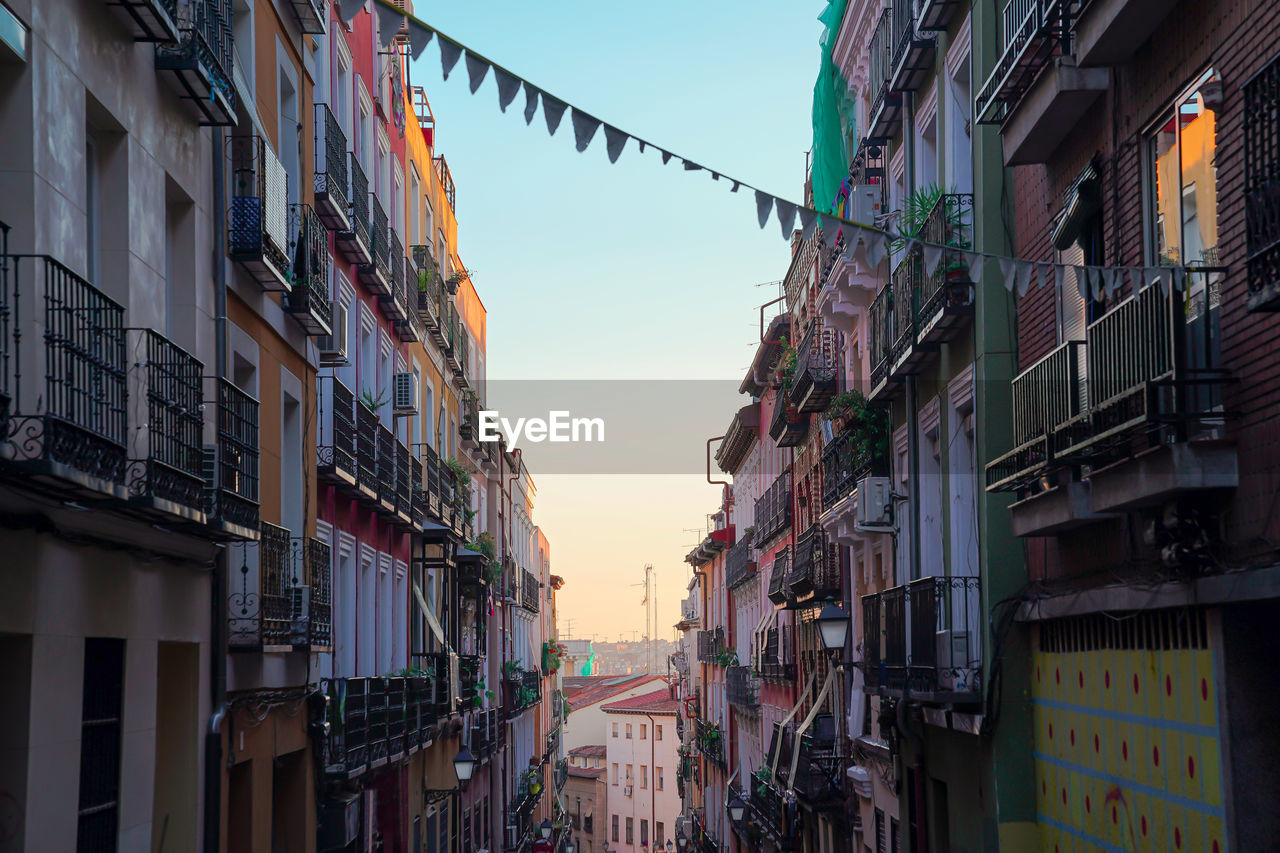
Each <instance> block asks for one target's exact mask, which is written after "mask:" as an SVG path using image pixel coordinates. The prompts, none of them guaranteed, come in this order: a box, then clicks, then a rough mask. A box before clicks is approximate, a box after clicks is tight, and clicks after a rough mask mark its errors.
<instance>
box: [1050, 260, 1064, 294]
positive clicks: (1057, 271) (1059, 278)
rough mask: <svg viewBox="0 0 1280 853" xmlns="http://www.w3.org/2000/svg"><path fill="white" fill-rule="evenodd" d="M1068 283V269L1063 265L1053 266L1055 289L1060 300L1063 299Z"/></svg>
mask: <svg viewBox="0 0 1280 853" xmlns="http://www.w3.org/2000/svg"><path fill="white" fill-rule="evenodd" d="M1066 283H1067V268H1066V267H1065V266H1063V265H1062V264H1054V265H1053V288H1054V290H1056V291H1058V298H1059V299H1061V298H1062V288H1063V286H1064V285H1065V284H1066Z"/></svg>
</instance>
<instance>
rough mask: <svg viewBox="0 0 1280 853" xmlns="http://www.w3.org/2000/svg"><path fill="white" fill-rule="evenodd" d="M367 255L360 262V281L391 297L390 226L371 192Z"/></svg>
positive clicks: (379, 293) (378, 294)
mask: <svg viewBox="0 0 1280 853" xmlns="http://www.w3.org/2000/svg"><path fill="white" fill-rule="evenodd" d="M369 211H370V215H369V255H370V259H369V261H368V262H366V263H362V264H360V267H359V270H358V274H359V277H360V281H361V282H363V283H364V285H365V286H366V287H368V288H369V290H370V291H371V292H372V293H373V294H374V295H375V296H379V297H384V296H385V297H388V298H390V297H391V226H390V223H389V222H388V220H387V211H386V210H385V209H383V207H382V202H381V201H379V199H378V197H377V196H376V195H374V194H372V193H370V194H369Z"/></svg>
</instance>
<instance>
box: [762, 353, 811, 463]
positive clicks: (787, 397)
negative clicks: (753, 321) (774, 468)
mask: <svg viewBox="0 0 1280 853" xmlns="http://www.w3.org/2000/svg"><path fill="white" fill-rule="evenodd" d="M788 352H789V356H790V368H789V370H790V371H794V370H795V350H790V349H788ZM783 371H784V372H783V374H782V384H781V387H780V388H779V390H778V392H777V394H776V395H775V396H774V398H773V413H772V414H771V416H770V418H769V437H770V438H772V439H773V440H774V443H775V444H777V445H778V446H779V447H795V446H796V445H798V444H800V443H801V442H802V441H804V438H805V436H806V435H808V434H809V416H808V415H802V414H801V413H800V410H799V409H798V408H797V407H796V405H795V403H794V401H793V400H792V399H791V394H790V389H791V375H792V374H791V373H790V372H788V368H786V367H784V368H783Z"/></svg>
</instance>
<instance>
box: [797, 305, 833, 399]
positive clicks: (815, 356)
mask: <svg viewBox="0 0 1280 853" xmlns="http://www.w3.org/2000/svg"><path fill="white" fill-rule="evenodd" d="M839 366H840V356H839V352H838V343H837V335H836V330H835V329H833V328H827V327H826V325H825V324H823V322H822V320H821V319H820V318H814V320H813V322H811V323H810V324H809V329H808V331H806V332H805V333H804V338H803V340H801V342H800V348H799V349H798V350H797V351H796V371H795V378H794V379H793V380H792V385H791V390H790V392H788V394H787V398H788V400H790V401H794V402H795V405H796V411H797V412H798V413H799V414H802V415H803V414H812V413H813V412H820V411H822V410H823V409H824V408H826V405H827V403H828V402H829V401H830V400H831V398H832V397H833V396H835V393H836V371H837V368H838V367H839Z"/></svg>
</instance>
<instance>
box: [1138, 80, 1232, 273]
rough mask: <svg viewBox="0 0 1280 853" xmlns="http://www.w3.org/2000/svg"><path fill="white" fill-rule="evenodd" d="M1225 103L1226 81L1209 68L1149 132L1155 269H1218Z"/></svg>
mask: <svg viewBox="0 0 1280 853" xmlns="http://www.w3.org/2000/svg"><path fill="white" fill-rule="evenodd" d="M1221 102H1222V79H1221V78H1220V77H1219V76H1218V74H1217V72H1215V71H1214V70H1213V69H1209V70H1208V71H1206V72H1204V73H1203V74H1201V75H1200V76H1199V77H1198V78H1197V79H1196V80H1195V81H1194V82H1193V83H1192V84H1191V85H1190V86H1188V87H1187V89H1186V90H1185V91H1184V92H1183V93H1182V95H1180V96H1179V97H1178V99H1177V100H1176V101H1174V104H1173V107H1172V108H1171V109H1170V111H1169V112H1167V113H1165V114H1164V115H1163V116H1161V117H1160V118H1159V119H1158V120H1157V121H1156V123H1155V125H1154V126H1153V127H1152V128H1151V130H1150V131H1148V133H1147V139H1146V148H1147V158H1146V159H1147V163H1146V169H1147V232H1148V235H1149V239H1148V248H1149V251H1150V255H1151V258H1152V262H1153V263H1155V264H1159V265H1169V266H1177V265H1186V266H1192V265H1205V266H1217V264H1218V163H1217V148H1218V135H1217V110H1218V108H1219V106H1220V105H1221Z"/></svg>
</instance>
